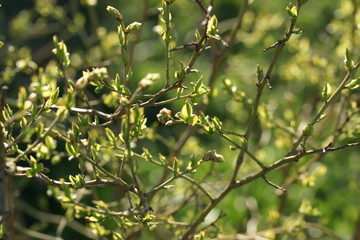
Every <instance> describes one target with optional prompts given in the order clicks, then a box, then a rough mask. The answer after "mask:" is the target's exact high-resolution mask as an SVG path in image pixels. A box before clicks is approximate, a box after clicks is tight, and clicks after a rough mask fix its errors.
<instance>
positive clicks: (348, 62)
mask: <svg viewBox="0 0 360 240" xmlns="http://www.w3.org/2000/svg"><path fill="white" fill-rule="evenodd" d="M344 63H345V66H346V68H347V69H348V70H352V69H353V68H354V61H353V60H352V59H351V56H350V51H349V49H346V51H345V59H344Z"/></svg>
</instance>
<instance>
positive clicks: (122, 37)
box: [118, 24, 127, 47]
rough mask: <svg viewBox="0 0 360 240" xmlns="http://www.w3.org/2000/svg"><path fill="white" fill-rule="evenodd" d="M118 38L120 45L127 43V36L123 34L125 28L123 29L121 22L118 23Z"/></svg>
mask: <svg viewBox="0 0 360 240" xmlns="http://www.w3.org/2000/svg"><path fill="white" fill-rule="evenodd" d="M118 38H119V43H120V46H122V47H123V46H125V45H126V44H127V37H126V34H125V29H124V25H123V24H120V25H119V26H118Z"/></svg>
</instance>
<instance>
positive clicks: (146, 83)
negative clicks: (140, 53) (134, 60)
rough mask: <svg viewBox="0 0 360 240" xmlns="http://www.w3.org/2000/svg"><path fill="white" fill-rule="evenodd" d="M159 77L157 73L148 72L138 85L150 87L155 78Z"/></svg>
mask: <svg viewBox="0 0 360 240" xmlns="http://www.w3.org/2000/svg"><path fill="white" fill-rule="evenodd" d="M159 78H160V74H159V73H148V74H147V75H146V76H145V77H144V78H143V79H141V80H140V82H139V83H138V86H139V87H140V88H142V89H144V88H148V87H150V86H151V85H152V84H153V83H154V81H155V80H156V79H159Z"/></svg>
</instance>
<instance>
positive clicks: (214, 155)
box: [200, 150, 224, 162]
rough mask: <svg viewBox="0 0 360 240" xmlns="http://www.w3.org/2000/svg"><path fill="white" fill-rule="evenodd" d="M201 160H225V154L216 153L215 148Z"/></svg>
mask: <svg viewBox="0 0 360 240" xmlns="http://www.w3.org/2000/svg"><path fill="white" fill-rule="evenodd" d="M200 161H204V162H205V161H213V162H224V157H223V155H221V154H218V153H216V151H215V150H210V151H208V152H207V153H204V154H203V155H202V156H201V160H200Z"/></svg>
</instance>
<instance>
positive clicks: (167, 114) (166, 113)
mask: <svg viewBox="0 0 360 240" xmlns="http://www.w3.org/2000/svg"><path fill="white" fill-rule="evenodd" d="M156 117H157V119H158V120H159V122H161V123H162V124H165V123H167V122H168V121H169V120H171V119H172V117H171V110H169V109H167V108H163V109H161V110H160V112H159V113H158V114H157V115H156Z"/></svg>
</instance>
